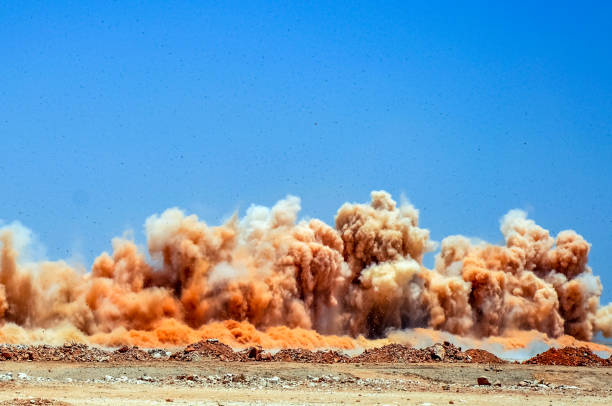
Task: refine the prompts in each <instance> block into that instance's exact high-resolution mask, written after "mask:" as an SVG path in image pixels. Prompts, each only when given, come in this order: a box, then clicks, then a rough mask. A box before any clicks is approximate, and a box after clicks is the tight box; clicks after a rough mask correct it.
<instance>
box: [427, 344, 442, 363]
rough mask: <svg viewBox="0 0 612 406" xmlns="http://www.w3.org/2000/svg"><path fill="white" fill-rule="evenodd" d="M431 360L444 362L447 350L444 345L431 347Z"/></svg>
mask: <svg viewBox="0 0 612 406" xmlns="http://www.w3.org/2000/svg"><path fill="white" fill-rule="evenodd" d="M430 351H431V358H432V359H434V360H438V361H444V358H445V357H446V350H445V349H444V347H443V346H442V344H434V345H432V346H431V347H430Z"/></svg>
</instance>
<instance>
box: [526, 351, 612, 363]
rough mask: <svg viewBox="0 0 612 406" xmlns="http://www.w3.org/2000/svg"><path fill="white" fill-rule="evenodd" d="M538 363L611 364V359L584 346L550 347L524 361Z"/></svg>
mask: <svg viewBox="0 0 612 406" xmlns="http://www.w3.org/2000/svg"><path fill="white" fill-rule="evenodd" d="M524 363H525V364H538V365H567V366H611V365H612V359H603V358H600V357H599V356H597V355H596V354H593V352H592V351H591V350H589V349H588V348H585V347H580V348H576V347H565V348H551V349H549V350H548V351H545V352H543V353H541V354H538V355H536V356H535V357H533V358H530V359H528V360H527V361H525V362H524Z"/></svg>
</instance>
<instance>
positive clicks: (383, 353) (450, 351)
mask: <svg viewBox="0 0 612 406" xmlns="http://www.w3.org/2000/svg"><path fill="white" fill-rule="evenodd" d="M436 361H444V362H470V361H471V359H470V358H469V357H468V356H467V355H466V354H465V353H464V352H463V351H461V348H459V347H456V346H454V345H453V344H451V343H449V342H444V343H443V344H434V345H432V346H431V347H427V348H423V349H416V348H413V347H409V346H406V345H402V344H388V345H385V346H383V347H379V348H372V349H368V350H365V351H364V352H363V353H361V354H359V355H357V356H355V357H353V358H352V359H351V362H436Z"/></svg>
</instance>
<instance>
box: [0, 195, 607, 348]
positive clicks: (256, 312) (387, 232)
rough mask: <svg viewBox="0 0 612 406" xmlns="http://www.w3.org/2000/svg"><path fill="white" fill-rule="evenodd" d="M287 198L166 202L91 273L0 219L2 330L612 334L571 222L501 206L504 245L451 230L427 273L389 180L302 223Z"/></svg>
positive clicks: (155, 335)
mask: <svg viewBox="0 0 612 406" xmlns="http://www.w3.org/2000/svg"><path fill="white" fill-rule="evenodd" d="M299 210H300V201H299V199H298V198H296V197H293V196H289V197H287V198H286V199H284V200H281V201H279V202H278V203H277V204H276V205H274V206H273V207H272V208H265V207H260V206H252V207H250V208H249V209H248V211H247V213H246V215H245V217H244V218H241V219H239V218H238V217H237V216H234V217H232V218H231V219H230V220H229V221H227V222H226V223H225V224H223V225H221V226H217V227H211V226H209V225H207V224H206V223H204V222H203V221H200V220H199V219H198V218H197V217H196V216H194V215H185V213H183V212H182V211H181V210H179V209H176V208H174V209H169V210H166V211H165V212H163V213H162V214H161V215H154V216H152V217H150V218H149V219H148V220H147V221H146V225H145V230H146V237H147V244H148V256H147V255H146V254H145V252H142V251H141V250H139V248H138V247H137V245H136V244H135V243H134V242H133V241H130V240H126V239H115V240H113V252H112V254H107V253H103V254H102V255H100V256H99V257H98V258H97V259H96V260H95V262H94V264H93V266H92V269H91V271H90V272H85V271H84V270H81V269H76V268H74V267H72V266H70V265H68V264H67V263H66V262H62V261H59V262H57V261H56V262H44V261H43V262H40V261H39V262H25V261H23V260H20V258H19V255H20V254H21V255H24V254H25V253H26V252H27V250H28V244H27V239H28V238H29V233H28V232H27V230H26V229H24V228H23V227H19V226H9V227H5V228H2V229H0V244H1V252H0V321H1V323H2V326H1V327H0V340H1V341H7V342H23V341H42V342H53V343H56V342H61V341H62V340H75V341H85V342H94V343H100V344H105V345H118V344H123V343H129V344H139V345H150V346H159V345H179V344H185V343H188V342H192V341H196V340H198V339H201V338H204V337H217V338H219V339H221V340H223V341H225V342H228V343H230V344H232V345H236V346H241V345H252V344H256V345H262V346H265V347H289V346H300V347H308V348H314V347H339V348H350V347H353V346H355V345H358V344H356V343H358V342H361V343H363V342H364V339H365V338H367V339H374V338H378V339H380V338H384V337H394V336H395V337H397V336H398V332H399V331H403V330H406V329H418V328H426V329H428V330H427V331H433V330H437V331H440V332H445V333H444V334H446V333H448V334H454V335H457V336H462V337H470V338H471V339H479V338H484V337H498V336H508V335H509V334H510V333H512V332H517V331H521V332H530V331H535V332H539V333H538V334H544V335H545V336H547V337H550V338H560V337H563V336H564V335H569V336H572V337H574V338H576V339H579V340H590V339H591V338H592V337H593V335H594V334H595V333H596V332H602V333H603V334H604V335H606V336H612V304H611V305H608V306H606V307H600V304H599V297H600V296H601V292H602V286H601V283H600V281H599V278H598V277H596V276H594V275H593V274H592V271H591V269H590V268H589V266H588V265H587V260H588V253H589V249H590V245H589V244H588V243H587V242H586V241H585V240H584V239H583V238H582V237H581V236H580V235H578V234H576V233H575V232H574V231H563V232H561V233H559V235H558V236H557V237H556V238H553V237H551V236H550V235H549V232H548V231H546V230H545V229H543V228H542V227H540V226H538V225H536V224H535V223H534V222H533V221H532V220H529V219H527V217H526V214H525V213H524V212H522V211H518V210H512V211H510V212H509V213H508V214H506V215H505V216H504V217H503V219H502V221H501V231H502V234H503V236H504V237H505V245H504V246H497V245H490V244H485V243H474V242H472V241H471V240H469V239H468V238H466V237H462V236H450V237H447V238H445V239H444V240H443V241H442V243H441V247H440V253H439V254H438V255H437V257H436V261H435V267H434V269H431V270H430V269H427V268H426V267H425V266H424V265H423V256H424V254H425V253H427V252H430V251H432V250H434V249H435V248H436V245H435V244H434V243H433V242H432V241H431V240H430V239H429V231H428V230H426V229H424V228H420V227H419V221H418V220H419V213H418V211H417V210H416V209H415V208H414V207H412V206H411V205H410V204H408V203H403V204H401V205H399V206H398V205H397V204H396V202H395V201H394V200H393V199H392V198H391V196H390V195H389V194H388V193H386V192H382V191H380V192H373V193H372V200H371V203H370V204H349V203H347V204H344V205H343V206H342V207H341V208H340V209H339V211H338V213H337V215H336V220H335V226H334V227H331V226H329V225H327V224H325V223H323V222H321V221H319V220H316V219H315V220H310V221H299V220H298V213H299ZM24 230H25V231H24ZM147 258H150V259H147ZM22 259H23V258H22ZM357 337H361V338H360V339H359V340H355V339H354V338H357Z"/></svg>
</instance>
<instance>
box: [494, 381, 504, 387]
mask: <svg viewBox="0 0 612 406" xmlns="http://www.w3.org/2000/svg"><path fill="white" fill-rule="evenodd" d="M493 386H497V387H501V386H502V384H501V382H500V381H495V382H493Z"/></svg>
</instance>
